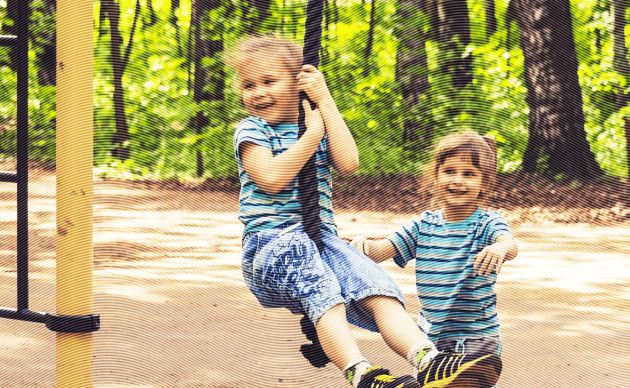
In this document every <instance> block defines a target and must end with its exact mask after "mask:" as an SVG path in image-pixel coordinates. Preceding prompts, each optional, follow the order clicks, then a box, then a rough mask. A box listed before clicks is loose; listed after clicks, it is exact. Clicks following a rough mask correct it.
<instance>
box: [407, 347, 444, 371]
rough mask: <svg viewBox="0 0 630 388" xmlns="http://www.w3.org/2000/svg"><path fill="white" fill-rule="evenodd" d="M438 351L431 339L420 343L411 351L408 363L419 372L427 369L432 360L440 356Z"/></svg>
mask: <svg viewBox="0 0 630 388" xmlns="http://www.w3.org/2000/svg"><path fill="white" fill-rule="evenodd" d="M438 353H439V352H438V350H437V349H436V348H435V345H433V342H431V341H430V340H429V339H426V340H424V341H420V342H418V343H417V344H415V345H414V346H412V347H411V349H409V353H408V354H407V361H409V363H410V364H411V366H413V367H414V368H417V369H418V370H419V371H421V370H423V369H424V368H426V366H427V365H428V364H429V362H431V360H432V359H433V358H434V357H435V356H437V355H438Z"/></svg>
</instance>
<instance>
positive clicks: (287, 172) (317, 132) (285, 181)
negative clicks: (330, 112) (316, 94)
mask: <svg viewBox="0 0 630 388" xmlns="http://www.w3.org/2000/svg"><path fill="white" fill-rule="evenodd" d="M303 106H304V109H305V111H306V119H305V121H306V128H307V130H306V132H304V135H302V137H301V138H300V139H299V140H298V141H297V142H296V143H295V144H294V145H292V146H291V147H290V148H289V149H288V150H286V151H284V152H282V153H281V154H280V155H277V156H273V153H272V152H271V150H270V149H269V148H267V147H264V146H260V145H256V144H254V143H250V142H245V143H241V145H240V146H239V154H240V155H241V161H242V162H243V167H244V168H245V171H247V174H248V175H249V176H250V177H251V178H252V179H253V180H254V182H256V184H257V185H258V186H259V187H260V188H261V189H262V190H263V191H265V193H267V194H271V195H273V194H276V193H278V192H280V190H282V189H283V188H285V187H287V186H288V185H289V183H291V181H293V179H294V178H295V177H296V176H297V174H298V173H299V172H300V170H301V169H302V167H303V166H304V164H305V163H306V162H307V161H308V159H309V158H310V157H311V155H313V153H314V152H315V151H316V150H317V147H318V146H319V143H320V142H321V140H322V137H323V136H324V132H325V129H324V122H323V120H322V117H321V114H320V112H319V109H318V108H315V109H314V110H311V108H310V106H309V105H308V102H307V101H304V103H303Z"/></svg>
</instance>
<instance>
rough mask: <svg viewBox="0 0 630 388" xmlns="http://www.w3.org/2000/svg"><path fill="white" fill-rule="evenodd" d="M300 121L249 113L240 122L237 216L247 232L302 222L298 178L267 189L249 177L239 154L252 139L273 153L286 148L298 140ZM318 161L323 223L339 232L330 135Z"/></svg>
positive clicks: (319, 150) (317, 155) (236, 137)
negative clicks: (270, 119) (273, 191)
mask: <svg viewBox="0 0 630 388" xmlns="http://www.w3.org/2000/svg"><path fill="white" fill-rule="evenodd" d="M297 135H298V125H297V124H278V125H269V124H268V123H267V122H266V121H265V120H264V119H263V118H260V117H249V118H247V119H245V120H243V121H241V122H240V124H239V125H238V127H237V128H236V132H235V133H234V151H235V154H236V161H237V163H238V173H239V179H240V181H241V193H240V196H239V202H240V209H239V212H238V218H239V220H241V222H242V223H243V224H245V230H244V232H243V233H244V234H247V233H249V232H254V231H258V230H263V229H267V228H273V227H275V226H280V225H285V224H293V223H298V222H302V206H301V205H300V202H299V193H298V178H297V177H295V179H293V181H292V182H291V183H290V184H289V185H288V186H287V187H285V188H284V189H282V190H281V191H280V192H278V193H276V194H273V195H270V194H267V193H265V192H264V191H263V190H262V189H261V188H259V187H258V185H256V183H255V182H254V180H253V179H251V178H250V177H249V175H248V174H247V171H245V168H243V161H242V160H241V156H240V154H239V146H240V145H241V144H242V143H245V142H251V143H254V144H257V145H260V146H263V147H267V148H269V149H270V150H271V152H272V154H273V156H277V155H279V154H281V153H282V152H284V151H286V150H287V149H289V147H291V146H292V145H293V144H295V143H296V142H297ZM315 164H316V166H317V178H318V189H319V207H320V213H319V215H320V218H321V220H322V225H323V227H324V228H326V229H327V230H328V231H330V232H331V233H333V234H337V224H336V223H335V219H334V217H333V209H332V176H331V174H330V166H329V164H328V140H327V136H326V135H324V138H323V139H322V141H321V142H320V143H319V146H318V147H317V150H316V151H315Z"/></svg>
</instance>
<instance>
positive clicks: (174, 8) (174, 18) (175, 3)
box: [168, 0, 184, 57]
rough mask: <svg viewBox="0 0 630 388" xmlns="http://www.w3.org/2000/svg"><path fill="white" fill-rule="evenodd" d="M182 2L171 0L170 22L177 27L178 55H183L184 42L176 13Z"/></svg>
mask: <svg viewBox="0 0 630 388" xmlns="http://www.w3.org/2000/svg"><path fill="white" fill-rule="evenodd" d="M179 5H180V2H179V0H171V16H170V17H169V19H168V20H169V22H170V23H171V25H172V26H173V28H174V29H175V41H176V42H177V56H178V57H181V56H183V55H184V54H183V52H182V42H181V39H182V38H181V32H180V30H179V24H177V16H176V15H175V13H176V12H177V8H179Z"/></svg>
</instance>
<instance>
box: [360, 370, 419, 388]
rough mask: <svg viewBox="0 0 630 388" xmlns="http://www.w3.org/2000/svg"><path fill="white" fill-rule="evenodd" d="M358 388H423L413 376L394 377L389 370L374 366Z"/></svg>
mask: <svg viewBox="0 0 630 388" xmlns="http://www.w3.org/2000/svg"><path fill="white" fill-rule="evenodd" d="M358 388H421V387H420V384H418V381H417V380H416V379H414V378H413V376H401V377H394V376H392V375H390V374H389V371H388V370H387V369H383V368H381V367H380V366H373V367H371V368H369V369H368V370H366V371H365V373H363V375H362V376H361V380H360V381H359V385H358Z"/></svg>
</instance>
